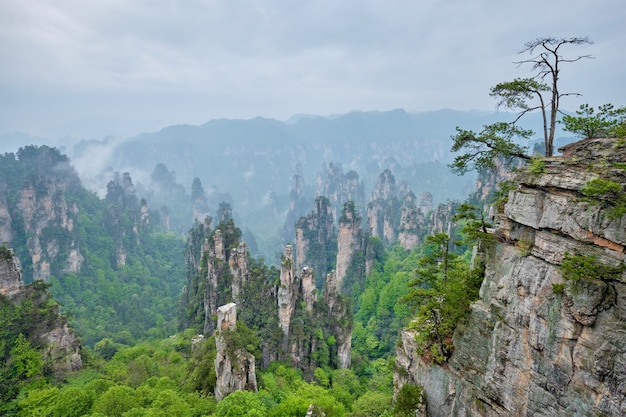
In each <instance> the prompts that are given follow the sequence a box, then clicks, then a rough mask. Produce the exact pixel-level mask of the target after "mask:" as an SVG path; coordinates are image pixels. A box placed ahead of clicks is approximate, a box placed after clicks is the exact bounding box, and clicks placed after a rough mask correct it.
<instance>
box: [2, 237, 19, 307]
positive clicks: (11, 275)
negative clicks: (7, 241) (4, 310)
mask: <svg viewBox="0 0 626 417" xmlns="http://www.w3.org/2000/svg"><path fill="white" fill-rule="evenodd" d="M21 289H22V272H21V268H20V264H19V260H18V258H17V257H16V256H15V253H14V252H13V250H12V249H10V248H7V247H6V246H0V295H1V296H4V297H8V298H12V297H13V296H14V295H15V294H17V293H18V292H20V290H21Z"/></svg>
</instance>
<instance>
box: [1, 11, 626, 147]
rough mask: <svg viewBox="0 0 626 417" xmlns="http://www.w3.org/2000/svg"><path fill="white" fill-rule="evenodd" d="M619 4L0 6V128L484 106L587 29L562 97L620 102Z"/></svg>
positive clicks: (74, 132) (78, 133) (574, 50)
mask: <svg viewBox="0 0 626 417" xmlns="http://www.w3.org/2000/svg"><path fill="white" fill-rule="evenodd" d="M624 21H626V2H624V1H623V0H600V1H595V2H591V1H589V0H550V1H545V0H525V1H523V2H519V1H518V2H512V1H506V0H504V1H503V0H499V1H497V0H310V1H306V0H299V1H298V0H184V1H183V0H180V1H176V0H88V1H86V0H54V1H52V0H0V56H1V57H2V58H1V65H0V134H6V133H10V132H16V131H20V132H26V133H28V134H30V135H38V136H45V137H62V136H71V137H77V138H81V139H99V138H102V137H104V136H107V135H114V136H130V135H133V134H136V133H139V132H141V131H153V130H157V129H159V128H161V127H164V126H168V125H172V124H185V123H186V124H202V123H204V122H206V121H208V120H211V119H216V118H242V119H249V118H254V117H257V116H261V117H267V118H275V119H279V120H286V119H288V118H289V117H290V116H292V115H294V114H320V115H330V114H341V113H347V112H350V111H355V110H358V111H385V110H392V109H395V108H404V109H405V110H407V111H409V112H421V111H428V110H437V109H443V108H447V109H457V110H470V109H479V110H491V111H493V110H495V102H494V100H493V99H492V98H491V97H490V96H489V88H490V87H491V86H493V85H495V84H496V83H498V82H502V81H508V80H512V79H514V78H516V77H529V76H531V75H532V72H531V68H530V67H529V66H523V65H522V66H519V67H518V66H516V65H515V64H514V62H515V61H519V60H520V59H524V58H529V57H530V56H529V55H527V54H524V55H520V54H519V51H520V50H522V49H523V47H524V44H525V43H526V42H528V41H532V40H534V39H536V38H539V37H545V36H550V37H572V36H588V37H589V38H590V39H591V40H592V41H593V42H594V44H593V45H585V46H572V47H570V48H568V49H566V50H564V51H563V52H564V55H565V56H566V57H576V56H579V55H585V54H590V55H593V57H594V59H586V60H581V61H578V62H576V63H571V64H567V65H564V66H563V67H562V77H561V79H560V80H559V82H560V86H561V91H572V92H577V93H580V94H582V97H569V98H568V99H566V100H564V101H563V103H562V106H563V107H564V108H570V109H576V108H577V107H578V106H579V105H580V104H582V103H589V104H591V105H596V106H597V105H600V104H604V103H613V104H615V105H623V104H626V103H625V101H626V100H625V98H624V92H625V91H626V88H625V85H624V82H625V81H624V68H625V67H626V48H625V47H624V45H626V29H624Z"/></svg>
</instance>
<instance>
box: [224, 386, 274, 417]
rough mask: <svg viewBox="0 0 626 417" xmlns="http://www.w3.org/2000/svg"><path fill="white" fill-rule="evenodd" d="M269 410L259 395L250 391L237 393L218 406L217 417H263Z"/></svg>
mask: <svg viewBox="0 0 626 417" xmlns="http://www.w3.org/2000/svg"><path fill="white" fill-rule="evenodd" d="M266 415H267V408H266V407H265V405H264V404H263V402H262V401H261V399H260V398H259V396H258V395H256V394H254V393H252V392H249V391H235V392H233V393H232V394H230V395H229V396H228V397H226V398H224V399H223V400H222V401H220V403H219V404H218V405H217V408H216V410H215V416H216V417H262V416H266Z"/></svg>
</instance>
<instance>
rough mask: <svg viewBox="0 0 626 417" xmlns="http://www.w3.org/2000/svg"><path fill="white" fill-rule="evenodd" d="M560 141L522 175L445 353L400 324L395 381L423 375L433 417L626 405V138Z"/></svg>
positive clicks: (608, 411) (578, 412) (564, 412)
mask: <svg viewBox="0 0 626 417" xmlns="http://www.w3.org/2000/svg"><path fill="white" fill-rule="evenodd" d="M563 151H564V156H563V157H555V158H550V159H546V160H544V161H543V162H542V163H541V164H539V165H538V167H535V169H533V170H532V172H531V171H530V170H526V171H523V172H521V173H519V174H518V175H517V176H516V177H515V181H516V182H517V183H518V184H519V185H518V188H517V189H515V190H513V191H511V192H510V193H509V198H508V203H507V204H506V205H505V207H504V213H500V214H498V215H497V217H496V220H497V224H496V228H495V232H494V237H495V238H496V239H495V243H493V244H492V245H491V246H490V247H489V249H488V250H487V251H486V253H485V260H486V270H485V276H484V281H483V283H482V286H481V290H480V299H479V300H478V301H477V302H475V303H474V304H473V305H472V306H471V312H470V315H469V319H468V321H467V323H465V324H462V325H460V326H458V327H457V329H456V331H455V333H454V340H453V343H454V353H453V354H452V356H451V357H450V358H449V360H448V361H447V363H444V364H443V365H441V366H440V365H435V364H433V363H430V362H429V361H426V360H425V358H424V357H421V356H420V355H419V354H418V348H417V346H416V342H415V338H414V335H413V334H411V332H404V333H403V335H402V343H401V344H400V345H399V347H398V350H397V355H398V356H397V361H396V367H397V369H396V373H395V376H394V378H395V382H396V385H397V386H401V385H403V384H405V383H411V384H417V385H422V386H423V387H424V393H425V399H426V406H427V413H428V415H430V416H449V415H483V416H512V415H515V416H590V415H624V413H626V403H624V401H623V399H624V396H625V395H626V377H625V376H624V372H623V370H624V369H626V359H625V358H626V324H625V323H626V322H625V321H624V318H626V301H625V300H626V273H625V272H624V269H625V268H624V261H625V258H626V254H625V251H624V246H625V245H626V228H625V226H624V225H625V224H626V216H625V215H624V212H625V207H626V205H625V203H624V197H623V193H624V188H625V186H626V171H625V170H624V162H626V147H625V146H624V143H623V141H619V140H614V139H594V140H585V141H581V142H578V143H576V144H573V145H570V146H568V147H567V149H564V150H563Z"/></svg>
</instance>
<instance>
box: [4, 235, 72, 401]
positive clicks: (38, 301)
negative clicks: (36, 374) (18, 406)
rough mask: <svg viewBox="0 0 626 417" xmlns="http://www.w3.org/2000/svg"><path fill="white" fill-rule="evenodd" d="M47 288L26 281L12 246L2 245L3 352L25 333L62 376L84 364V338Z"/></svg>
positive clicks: (53, 368) (48, 362) (55, 371)
mask: <svg viewBox="0 0 626 417" xmlns="http://www.w3.org/2000/svg"><path fill="white" fill-rule="evenodd" d="M46 288H47V287H46V285H45V284H43V283H42V282H41V281H36V282H35V283H33V284H31V285H23V282H22V275H21V270H20V262H19V259H18V258H17V257H16V256H15V254H14V253H13V251H12V250H11V249H9V248H6V247H5V246H1V247H0V307H1V310H2V312H3V314H6V317H2V319H1V320H0V323H1V324H2V327H3V333H2V344H1V345H0V355H2V357H6V356H5V355H6V354H7V353H8V352H9V351H10V349H11V347H12V344H13V343H14V342H15V340H14V336H16V335H17V334H22V335H23V336H24V337H26V339H27V340H28V342H29V343H30V345H31V346H34V347H36V348H37V350H38V351H39V353H40V354H41V357H42V360H43V362H44V363H46V364H47V365H48V366H49V367H50V369H51V370H52V371H53V374H54V376H55V377H56V378H58V379H61V378H62V377H63V376H64V375H65V374H66V373H68V372H71V371H76V370H78V369H81V368H82V359H81V356H80V341H79V340H78V338H77V337H76V336H75V335H74V331H73V330H72V329H71V328H69V327H68V325H67V320H66V319H65V317H63V316H61V314H60V313H59V305H58V304H57V303H56V302H54V301H53V300H52V299H51V298H50V296H49V294H48V293H47V291H46ZM11 312H12V313H11ZM5 320H8V321H5ZM5 350H6V352H5ZM0 391H1V390H0Z"/></svg>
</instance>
